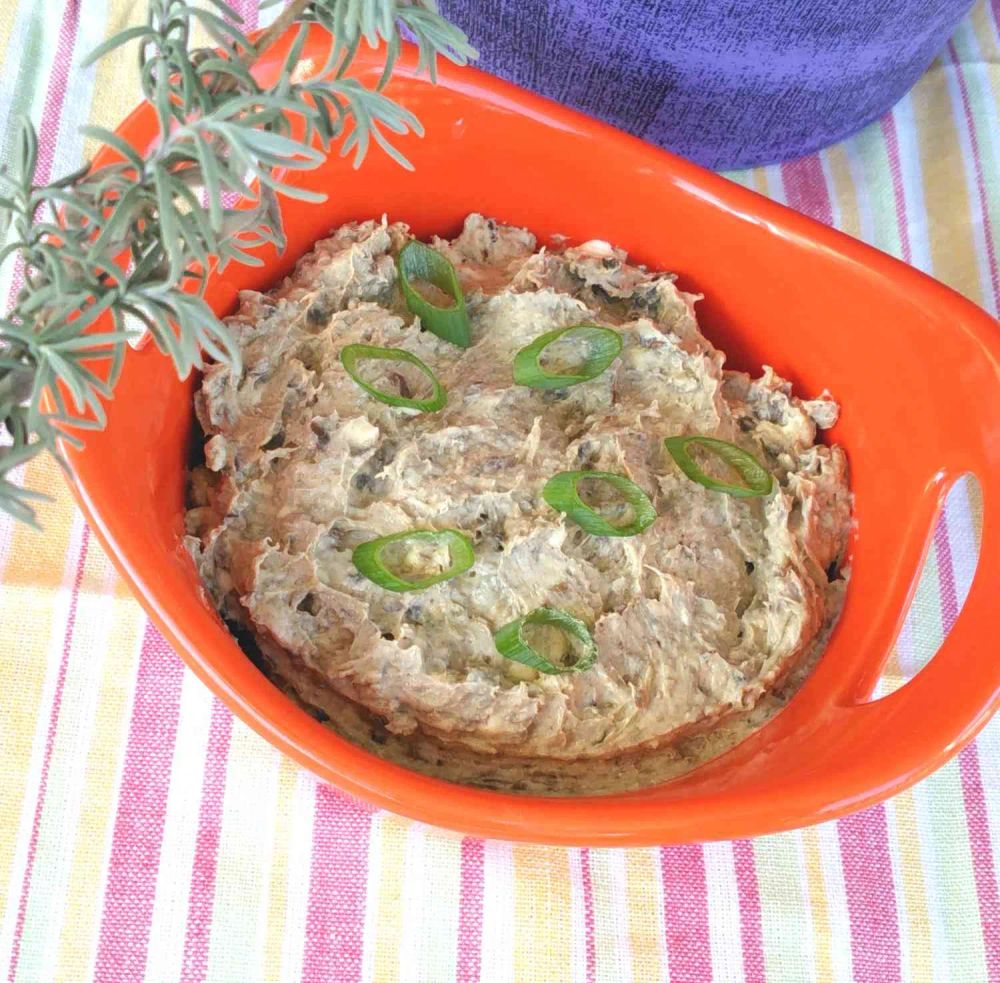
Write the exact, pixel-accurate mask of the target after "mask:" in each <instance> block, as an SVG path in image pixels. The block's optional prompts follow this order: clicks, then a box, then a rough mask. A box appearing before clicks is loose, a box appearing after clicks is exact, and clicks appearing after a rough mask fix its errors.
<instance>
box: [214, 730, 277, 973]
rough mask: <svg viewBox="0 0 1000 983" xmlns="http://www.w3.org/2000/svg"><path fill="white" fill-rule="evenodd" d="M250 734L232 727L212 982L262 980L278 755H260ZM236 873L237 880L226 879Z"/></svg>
mask: <svg viewBox="0 0 1000 983" xmlns="http://www.w3.org/2000/svg"><path fill="white" fill-rule="evenodd" d="M262 750H263V745H262V741H261V738H259V737H258V736H257V735H256V734H255V733H254V732H253V731H252V730H250V729H249V728H247V727H244V726H243V725H242V724H238V723H237V724H234V726H233V733H232V739H231V741H230V744H229V755H228V759H227V765H226V786H225V792H224V794H223V799H222V824H221V828H220V831H219V855H218V860H217V874H216V878H215V896H214V898H213V903H212V929H211V936H210V938H209V947H208V978H209V979H212V980H225V979H232V978H234V977H235V976H239V978H240V980H241V983H253V981H255V980H259V979H260V976H259V974H260V971H261V967H262V966H263V964H264V943H265V939H266V933H264V932H261V931H259V930H258V926H259V912H260V906H261V904H266V902H267V890H266V884H267V881H268V879H269V878H268V874H269V872H270V864H271V853H272V850H273V845H274V815H275V811H276V809H277V801H278V755H277V754H271V753H268V754H264V753H261V751H262ZM227 871H232V872H233V873H234V874H235V876H227Z"/></svg>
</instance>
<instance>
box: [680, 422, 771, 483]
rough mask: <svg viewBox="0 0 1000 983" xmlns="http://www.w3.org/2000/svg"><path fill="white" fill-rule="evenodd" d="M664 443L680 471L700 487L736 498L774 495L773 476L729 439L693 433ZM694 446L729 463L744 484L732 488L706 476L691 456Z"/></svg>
mask: <svg viewBox="0 0 1000 983" xmlns="http://www.w3.org/2000/svg"><path fill="white" fill-rule="evenodd" d="M663 443H664V445H665V446H666V448H667V450H668V451H669V452H670V456H671V457H672V458H673V459H674V460H675V461H676V462H677V466H678V467H679V468H680V469H681V471H683V472H684V473H685V474H686V475H687V476H688V477H689V478H690V479H691V480H692V481H696V482H698V484H699V485H704V486H705V487H706V488H710V489H711V490H712V491H720V492H725V493H726V494H727V495H732V496H733V497H734V498H762V497H763V496H764V495H770V494H771V489H772V488H773V487H774V479H773V478H772V477H771V475H770V474H769V473H768V472H767V471H766V470H765V469H764V467H763V465H761V464H760V462H759V461H757V459H756V458H755V457H753V455H751V454H748V453H747V452H746V451H745V450H743V449H742V448H741V447H737V446H736V445H735V444H731V443H729V441H728V440H719V439H718V438H717V437H702V436H699V435H697V434H693V435H691V436H688V437H667V439H666V440H664V441H663ZM692 444H695V445H696V446H698V447H704V448H705V450H707V451H709V452H710V453H712V454H714V455H715V456H716V457H717V458H719V460H721V461H724V462H725V463H726V464H728V465H729V466H730V467H731V468H732V469H733V470H734V471H736V472H737V473H738V474H739V476H740V477H741V478H742V479H743V481H744V482H745V484H743V485H730V484H728V483H727V482H725V481H717V480H716V479H715V478H712V477H710V476H709V475H707V474H705V472H704V471H702V470H701V468H700V467H698V465H697V464H696V463H695V461H694V459H693V458H692V457H691V455H690V454H689V453H688V447H690V446H691V445H692Z"/></svg>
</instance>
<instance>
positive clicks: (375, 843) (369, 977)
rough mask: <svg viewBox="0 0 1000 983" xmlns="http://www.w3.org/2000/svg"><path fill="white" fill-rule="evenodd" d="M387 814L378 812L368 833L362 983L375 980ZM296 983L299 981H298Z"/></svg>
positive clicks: (374, 981)
mask: <svg viewBox="0 0 1000 983" xmlns="http://www.w3.org/2000/svg"><path fill="white" fill-rule="evenodd" d="M385 816H386V813H384V812H381V811H379V812H376V813H375V815H374V816H373V817H372V822H371V828H370V829H369V831H368V870H367V875H366V881H365V925H364V931H363V933H362V946H361V980H362V983H378V981H377V980H376V979H375V950H376V939H377V938H378V916H379V907H378V906H379V901H380V900H381V898H380V895H381V886H382V824H383V822H384V820H385ZM296 983H298V981H297V980H296Z"/></svg>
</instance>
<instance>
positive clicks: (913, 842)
mask: <svg viewBox="0 0 1000 983" xmlns="http://www.w3.org/2000/svg"><path fill="white" fill-rule="evenodd" d="M890 813H891V814H893V815H894V817H895V822H894V823H893V827H894V828H893V829H892V835H893V836H894V837H895V839H896V849H897V851H898V856H899V868H900V877H901V879H902V887H903V903H904V904H905V906H906V922H907V929H908V935H909V938H910V972H909V977H910V979H913V980H930V979H933V978H934V973H933V959H932V956H931V943H930V940H931V923H930V916H929V915H928V911H927V887H926V885H925V883H924V864H923V859H922V858H921V856H920V832H919V830H918V829H917V811H916V806H915V804H914V801H913V793H912V792H911V791H906V792H903V793H902V794H901V795H897V796H896V798H895V799H893V802H892V809H891V810H890Z"/></svg>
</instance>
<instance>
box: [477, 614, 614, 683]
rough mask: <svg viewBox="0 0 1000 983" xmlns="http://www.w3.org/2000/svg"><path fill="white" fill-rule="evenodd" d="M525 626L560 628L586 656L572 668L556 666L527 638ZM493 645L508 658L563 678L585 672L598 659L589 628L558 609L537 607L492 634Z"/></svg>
mask: <svg viewBox="0 0 1000 983" xmlns="http://www.w3.org/2000/svg"><path fill="white" fill-rule="evenodd" d="M526 625H551V626H553V627H555V628H560V629H561V630H562V631H564V632H565V633H566V634H567V635H569V636H571V637H572V638H575V639H576V640H577V641H578V642H582V643H583V646H584V652H583V655H581V656H580V658H579V659H577V660H576V662H574V663H573V665H571V666H562V665H556V664H555V663H554V662H550V661H549V660H548V659H546V658H545V656H544V655H542V654H541V653H539V652H537V651H536V650H535V649H533V648H532V647H531V646H530V645H529V644H528V643H527V641H525V638H524V628H525V626H526ZM493 644H494V645H496V647H497V651H498V652H499V653H500V654H501V655H502V656H503V657H504V658H505V659H512V660H513V661H514V662H520V663H521V664H522V665H525V666H530V667H531V668H532V669H537V670H538V671H539V672H544V673H546V674H547V675H549V676H560V675H563V674H564V673H570V672H585V671H586V670H587V669H589V668H590V667H591V666H592V665H593V664H594V662H595V661H596V660H597V643H596V642H595V641H594V639H593V638H592V637H591V634H590V632H589V631H588V630H587V626H586V625H585V624H584V623H583V622H582V621H580V620H579V619H578V618H574V617H573V615H571V614H567V612H565V611H560V610H559V609H558V608H535V610H534V611H532V612H531V613H530V614H526V615H525V616H524V617H523V618H518V619H517V620H516V621H511V622H509V623H508V624H506V625H504V626H503V627H502V628H500V629H498V630H497V631H496V632H495V633H494V634H493Z"/></svg>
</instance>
